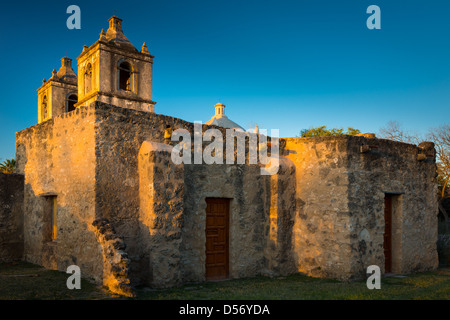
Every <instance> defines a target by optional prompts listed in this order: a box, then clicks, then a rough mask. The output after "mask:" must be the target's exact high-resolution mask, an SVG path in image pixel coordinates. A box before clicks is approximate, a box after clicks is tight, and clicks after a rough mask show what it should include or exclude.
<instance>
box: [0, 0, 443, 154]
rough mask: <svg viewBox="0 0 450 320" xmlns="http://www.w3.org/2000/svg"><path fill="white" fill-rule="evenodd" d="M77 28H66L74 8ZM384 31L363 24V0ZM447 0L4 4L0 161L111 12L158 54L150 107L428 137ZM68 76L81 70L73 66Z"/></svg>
mask: <svg viewBox="0 0 450 320" xmlns="http://www.w3.org/2000/svg"><path fill="white" fill-rule="evenodd" d="M72 4H75V5H78V6H79V7H80V8H81V30H69V29H67V27H66V20H67V18H68V17H69V14H67V13H66V9H67V7H68V6H69V5H72ZM372 4H375V5H378V6H379V7H380V8H381V27H382V29H381V30H369V29H367V27H366V20H367V18H368V17H369V14H367V13H366V9H367V7H368V6H369V5H372ZM449 12H450V1H444V0H440V1H437V0H427V1H424V0H422V1H418V0H411V1H402V0H389V1H386V0H370V1H366V0H343V1H336V0H327V1H325V0H303V1H302V0H296V1H287V0H280V1H264V0H260V1H253V0H252V1H251V0H240V1H234V0H226V1H224V0H184V1H181V0H170V1H167V0H158V1H134V0H128V1H81V0H72V1H70V2H69V1H15V2H7V3H2V6H1V8H0V43H1V46H2V47H1V50H0V57H1V61H2V76H1V77H0V88H1V89H0V90H1V93H2V99H1V100H0V137H1V140H0V141H1V143H0V158H1V159H2V160H3V159H5V158H11V157H13V156H14V154H15V132H17V131H20V130H22V129H24V128H27V127H29V126H31V125H34V124H36V123H37V92H36V90H37V88H38V87H39V86H40V85H41V84H42V82H41V81H42V79H43V78H47V79H48V78H49V77H50V76H51V71H52V70H53V69H56V70H58V69H59V67H60V59H61V58H62V57H63V56H65V55H68V56H69V57H70V58H72V59H73V64H74V65H75V67H76V58H77V57H78V56H79V54H80V53H81V50H82V47H83V45H88V46H89V45H91V44H92V43H94V42H95V41H96V40H97V39H98V38H99V33H100V31H101V29H102V28H104V29H105V31H106V29H107V27H108V22H107V20H108V18H110V17H111V16H112V15H114V13H116V15H117V16H119V17H120V18H122V19H123V30H124V33H125V35H126V36H127V37H128V39H129V40H130V41H131V42H132V43H133V44H134V45H135V47H137V48H138V49H140V48H141V46H142V43H143V42H146V43H147V46H148V48H149V50H150V52H151V53H152V55H154V56H155V59H154V74H153V99H154V100H155V101H156V102H157V105H156V112H157V113H161V114H166V115H170V116H174V117H179V118H183V119H185V120H188V121H204V122H206V121H207V120H209V119H210V117H211V116H212V115H213V114H214V107H213V106H214V104H216V103H217V102H218V100H219V99H220V101H221V102H222V103H224V104H225V105H226V106H227V107H226V110H225V111H226V114H227V115H228V116H229V117H230V118H231V119H232V120H233V121H235V122H237V123H239V124H240V125H241V126H243V127H244V128H248V127H249V126H251V127H253V126H254V125H255V124H258V125H259V127H260V128H266V129H280V135H281V136H296V135H298V134H299V132H300V130H301V129H304V128H309V127H311V126H320V125H326V126H328V127H347V126H353V127H355V128H358V129H360V130H361V131H363V132H377V131H378V130H379V129H380V128H381V127H382V126H384V125H386V123H387V122H388V121H390V120H396V121H399V122H400V123H401V124H402V125H403V127H404V128H405V129H408V130H412V131H417V132H419V133H422V132H425V131H426V130H427V129H428V128H430V127H436V126H438V125H441V124H443V123H449V122H450V121H449V120H450V62H449V61H450V37H449V31H450V19H449V18H448V14H449ZM75 71H77V70H76V68H75Z"/></svg>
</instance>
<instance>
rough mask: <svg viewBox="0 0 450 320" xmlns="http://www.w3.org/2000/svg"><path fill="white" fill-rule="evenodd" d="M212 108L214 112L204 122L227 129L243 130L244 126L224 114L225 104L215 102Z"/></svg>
mask: <svg viewBox="0 0 450 320" xmlns="http://www.w3.org/2000/svg"><path fill="white" fill-rule="evenodd" d="M214 108H215V109H216V114H215V115H214V116H213V117H212V118H211V119H210V120H209V121H208V122H206V123H205V124H208V125H216V126H218V127H222V128H228V129H236V130H242V131H245V130H244V128H242V127H241V126H240V125H238V124H237V123H236V122H234V121H232V120H230V119H229V118H228V117H227V116H226V115H225V105H224V104H222V103H220V102H219V103H217V104H216V105H215V106H214Z"/></svg>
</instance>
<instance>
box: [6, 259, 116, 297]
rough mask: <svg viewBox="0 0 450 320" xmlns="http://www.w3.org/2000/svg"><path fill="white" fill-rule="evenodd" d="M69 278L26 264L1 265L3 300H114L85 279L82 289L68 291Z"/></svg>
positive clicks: (65, 275) (56, 272)
mask: <svg viewBox="0 0 450 320" xmlns="http://www.w3.org/2000/svg"><path fill="white" fill-rule="evenodd" d="M70 276H71V274H66V273H64V272H60V271H53V270H46V269H44V268H43V267H40V266H37V265H34V264H31V263H26V262H13V263H2V264H0V300H34V299H39V300H66V299H67V300H69V299H81V300H87V299H89V300H95V299H107V298H110V297H111V295H109V294H108V293H107V292H106V291H105V290H104V289H103V288H99V287H98V286H96V285H95V284H94V283H93V282H91V281H87V280H86V279H82V281H81V290H69V289H68V288H67V286H66V281H67V278H68V277H70Z"/></svg>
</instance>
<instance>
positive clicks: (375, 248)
mask: <svg viewBox="0 0 450 320" xmlns="http://www.w3.org/2000/svg"><path fill="white" fill-rule="evenodd" d="M167 127H170V128H171V129H172V130H176V129H178V128H183V129H186V130H187V131H188V132H190V133H191V137H192V136H193V131H194V124H193V123H189V122H186V121H183V120H181V119H177V118H173V117H168V116H164V115H158V114H154V113H148V112H142V111H136V110H132V109H124V108H120V107H115V106H111V105H107V104H104V103H101V102H96V103H95V104H93V105H91V106H89V107H81V108H78V109H77V110H76V111H74V112H71V113H68V114H65V115H63V116H61V117H56V118H55V119H51V120H49V121H46V122H44V123H41V124H39V125H36V126H33V127H31V128H28V129H26V130H23V131H21V132H20V133H18V134H17V163H18V170H19V172H20V173H24V174H25V195H24V199H25V200H24V202H25V207H24V208H25V216H24V226H25V233H24V239H25V259H26V260H27V261H31V262H34V263H38V264H42V265H44V266H46V267H48V268H53V269H60V270H65V268H66V267H67V266H68V265H69V264H77V265H79V266H80V267H81V270H82V274H83V273H84V275H89V276H91V277H94V278H95V279H96V280H97V281H99V282H101V281H103V283H104V284H105V283H106V285H108V283H113V284H112V285H113V286H115V285H117V286H118V287H119V288H120V283H122V284H124V285H125V286H126V287H127V286H128V285H129V284H130V285H138V284H143V285H151V286H155V287H168V286H173V285H178V284H181V283H185V282H191V281H203V280H205V259H206V257H205V256H206V254H205V242H206V236H205V220H206V198H227V199H230V221H229V228H230V229H229V261H230V263H229V273H230V277H231V278H241V277H249V276H255V275H260V274H266V275H284V274H289V273H293V272H296V271H299V272H303V273H306V274H308V275H312V276H319V277H328V278H338V279H349V278H355V277H362V276H364V275H365V268H366V267H367V266H368V265H370V264H377V265H379V266H380V267H383V266H384V255H383V233H384V216H383V215H384V195H385V193H395V194H397V195H398V197H397V198H396V200H395V201H394V207H395V208H394V211H395V212H398V214H394V219H395V224H396V227H395V232H394V235H393V238H394V242H395V245H396V246H397V247H395V248H394V250H395V252H397V253H398V254H396V255H395V257H394V259H395V262H394V264H395V266H396V267H395V268H394V269H395V271H396V272H411V271H422V270H429V269H433V268H435V266H436V262H437V254H436V243H435V242H436V239H437V235H436V234H435V232H437V218H436V215H433V212H437V199H435V194H436V192H435V191H436V183H435V162H434V161H435V160H434V158H430V157H428V158H427V156H426V155H427V154H429V153H430V152H431V153H432V151H433V150H434V149H433V150H431V149H430V146H422V148H418V147H416V146H412V145H406V144H396V143H393V142H389V141H385V140H378V139H368V138H365V137H351V136H342V137H322V138H286V139H282V140H281V144H282V148H281V153H282V156H281V157H280V168H279V170H278V173H277V174H275V175H272V176H265V175H261V164H260V163H258V164H248V163H246V164H232V165H225V164H213V165H206V164H205V163H204V162H203V163H201V164H182V165H175V164H174V163H173V162H172V160H171V157H170V154H171V150H172V144H173V143H171V142H170V141H168V140H165V138H164V132H165V129H166V128H167ZM208 128H216V129H218V130H219V132H221V133H222V134H223V135H225V129H223V128H218V127H215V126H203V130H206V129H208ZM207 145H208V143H204V144H203V146H202V147H203V148H204V147H205V146H207ZM373 145H376V146H377V148H372V147H373ZM362 146H363V147H362ZM248 148H249V146H248V145H246V150H245V151H246V154H247V155H248V151H249V150H248ZM192 151H193V149H191V152H192ZM235 152H236V150H235ZM420 154H421V156H419V155H420ZM424 155H425V156H424ZM224 157H225V160H226V154H225V153H224ZM54 197H56V199H57V206H58V223H57V225H58V238H57V241H51V239H49V238H48V234H49V231H48V230H50V229H49V221H50V222H51V219H49V211H51V210H50V209H49V208H50V207H51V203H50V202H49V201H50V199H54ZM435 209H436V210H435ZM94 221H97V222H98V221H107V225H108V228H111V230H114V237H115V236H117V237H120V239H121V240H120V241H121V243H123V246H122V245H117V247H116V246H115V245H114V244H113V242H111V241H110V240H111V239H108V237H110V236H106V234H109V233H106V234H103V233H102V232H100V229H99V227H98V223H97V222H96V223H94V224H93V222H94ZM50 234H51V232H50ZM113 240H114V239H113ZM114 243H115V242H114ZM110 260H111V261H113V260H117V263H118V266H114V263H111V261H110ZM114 270H116V271H114ZM125 274H126V275H127V276H128V277H129V280H130V283H128V282H127V281H125V280H124V277H125ZM127 288H128V287H127Z"/></svg>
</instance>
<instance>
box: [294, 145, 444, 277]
mask: <svg viewBox="0 0 450 320" xmlns="http://www.w3.org/2000/svg"><path fill="white" fill-rule="evenodd" d="M285 140H286V152H287V153H288V155H287V157H289V158H290V159H291V160H292V161H293V162H294V164H295V166H296V179H297V181H296V182H297V198H296V202H297V212H296V219H295V227H294V248H295V249H294V254H295V256H296V258H295V259H296V263H297V268H298V270H299V271H300V272H305V273H307V274H309V275H313V276H319V277H332V278H338V279H348V278H362V277H364V276H365V272H366V268H367V267H368V266H369V265H378V266H380V268H381V269H382V271H384V248H383V241H384V239H383V234H384V227H385V225H384V198H385V194H386V193H390V194H395V195H397V196H396V197H394V198H393V211H394V214H393V222H392V223H393V233H392V252H393V254H392V271H393V272H414V271H425V270H430V269H434V268H436V266H437V253H436V239H437V216H436V212H437V198H436V196H437V192H436V191H437V190H436V188H437V185H436V180H435V178H436V176H435V175H436V170H435V159H434V158H433V157H431V158H430V154H431V155H432V154H433V152H434V149H433V148H431V149H430V148H429V146H428V147H424V148H418V147H416V146H414V145H409V144H403V143H396V142H392V141H387V140H379V139H368V138H366V137H354V136H342V137H321V138H288V139H285ZM362 146H366V147H363V148H362ZM427 148H428V149H427ZM425 149H427V150H425ZM362 150H365V151H364V152H362ZM418 154H425V157H421V156H418ZM426 155H428V157H426ZM418 159H421V160H418ZM423 159H424V160H423Z"/></svg>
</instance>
